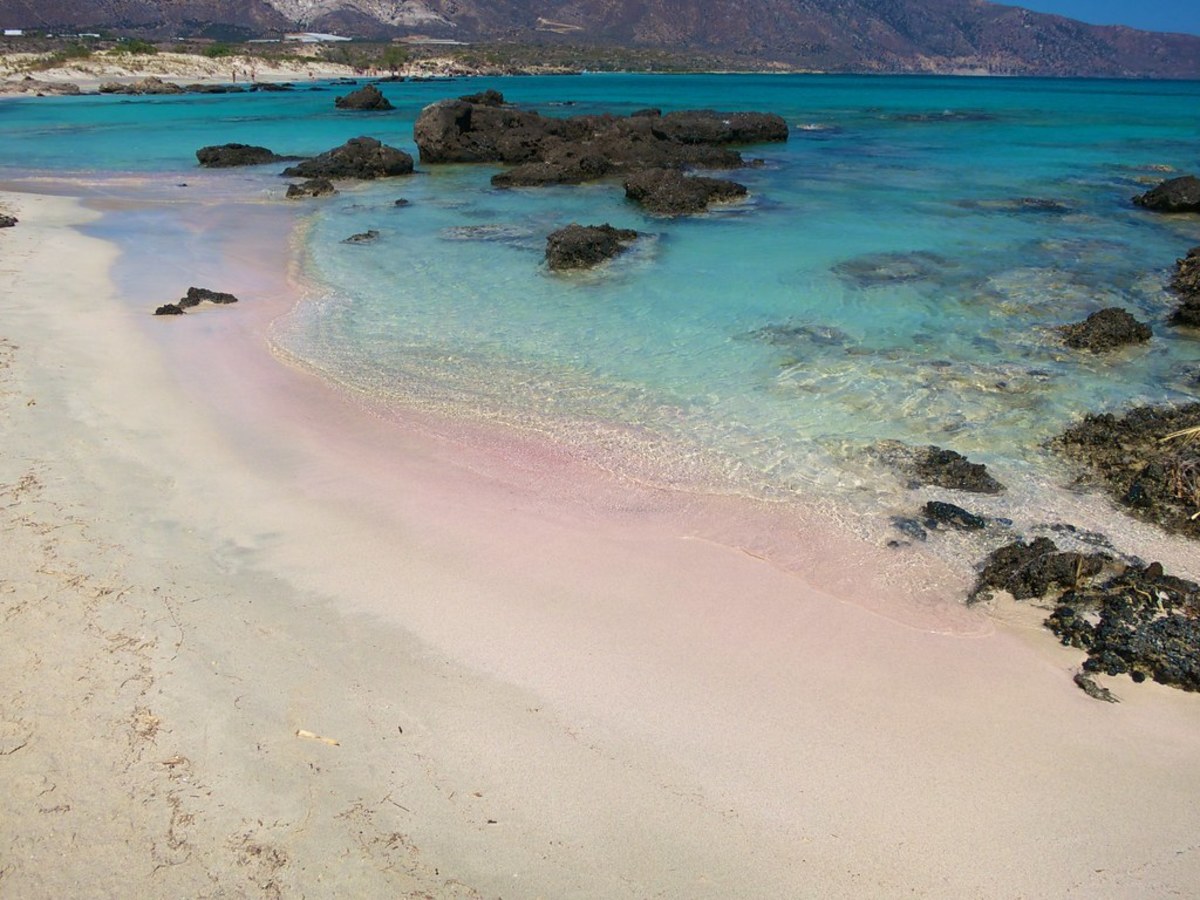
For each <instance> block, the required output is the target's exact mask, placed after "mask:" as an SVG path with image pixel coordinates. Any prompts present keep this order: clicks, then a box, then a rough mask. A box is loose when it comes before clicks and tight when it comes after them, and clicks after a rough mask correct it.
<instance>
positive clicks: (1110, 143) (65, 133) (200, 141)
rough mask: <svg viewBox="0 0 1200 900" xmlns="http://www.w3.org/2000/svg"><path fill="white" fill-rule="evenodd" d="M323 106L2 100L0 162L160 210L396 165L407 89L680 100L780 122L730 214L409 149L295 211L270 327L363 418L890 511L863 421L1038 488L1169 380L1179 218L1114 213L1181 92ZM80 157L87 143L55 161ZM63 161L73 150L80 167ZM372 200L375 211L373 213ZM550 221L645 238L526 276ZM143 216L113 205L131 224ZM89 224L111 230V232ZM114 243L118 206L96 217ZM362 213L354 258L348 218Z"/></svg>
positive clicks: (1162, 395)
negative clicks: (442, 416)
mask: <svg viewBox="0 0 1200 900" xmlns="http://www.w3.org/2000/svg"><path fill="white" fill-rule="evenodd" d="M382 87H383V90H384V93H385V94H386V95H387V96H388V98H389V99H390V100H391V101H392V103H394V104H395V105H396V106H397V107H398V109H397V111H396V112H393V113H389V114H383V115H374V116H369V117H363V116H353V115H350V114H346V113H340V112H337V111H335V110H334V109H333V104H332V99H331V97H332V95H331V93H329V92H321V91H306V90H301V91H296V92H293V93H288V94H253V95H227V96H213V97H199V98H198V97H184V98H144V99H128V98H126V99H122V100H116V99H113V98H65V99H43V100H37V101H32V100H30V101H16V102H10V103H5V104H0V139H2V140H3V141H4V143H5V144H6V146H7V147H8V148H9V150H8V151H6V153H5V154H4V161H3V162H4V165H5V167H6V168H7V169H9V170H10V171H9V173H8V174H9V175H16V174H18V173H19V174H21V175H28V174H29V173H30V171H31V170H35V171H38V172H42V173H55V174H69V175H71V176H72V177H84V176H89V175H93V174H104V175H111V174H112V173H138V174H139V175H141V176H146V175H149V176H151V177H152V180H156V181H157V182H158V183H161V184H162V185H163V188H162V191H163V195H164V196H167V195H169V194H170V191H171V190H173V189H175V187H176V185H177V184H179V183H181V182H183V181H185V180H186V183H187V184H189V185H190V189H195V188H202V189H203V190H205V191H206V192H208V193H209V195H210V196H211V197H212V198H213V199H214V202H215V201H219V200H220V199H221V198H222V197H230V196H233V195H234V194H237V195H239V196H245V194H246V192H248V191H249V192H251V193H252V194H257V195H258V196H261V197H262V198H263V199H266V200H270V201H272V202H274V201H275V200H277V199H279V198H280V197H281V195H282V183H281V181H280V180H279V178H278V176H277V172H278V169H279V167H278V166H274V167H264V168H263V169H255V170H250V171H238V172H236V173H200V172H197V171H196V170H195V169H194V165H193V160H194V157H193V153H194V151H195V149H196V148H197V147H199V146H202V145H204V144H210V143H223V142H226V141H243V142H247V143H257V144H265V145H267V146H270V147H272V149H274V150H276V151H277V152H281V153H298V154H309V153H315V152H318V151H320V150H323V149H327V148H328V147H331V146H334V145H335V144H337V143H340V142H341V141H343V140H345V139H346V138H348V137H351V136H354V135H357V134H371V135H373V136H376V137H379V138H380V139H381V140H384V141H385V142H387V143H391V144H394V145H396V146H399V147H401V148H403V149H407V150H409V151H410V152H412V153H413V154H414V156H415V155H416V148H415V147H414V146H413V145H412V122H413V121H414V119H415V118H416V115H417V114H418V112H419V111H420V109H421V108H422V107H423V106H424V105H425V104H427V103H429V102H432V101H433V100H436V99H440V98H441V97H445V96H454V95H457V94H463V93H468V92H473V91H476V90H480V89H483V88H487V87H494V88H497V89H499V90H501V91H502V92H503V93H504V94H505V96H506V98H507V99H508V100H509V101H510V102H514V103H518V104H521V105H522V106H527V107H530V108H534V109H538V110H540V111H542V112H544V113H547V114H551V115H573V114H579V113H588V112H597V111H610V112H613V113H617V114H627V113H629V112H631V111H633V110H636V109H639V108H643V107H647V106H656V107H659V108H662V109H663V110H671V109H683V108H696V107H710V108H718V109H758V110H769V111H775V112H779V113H781V114H782V115H783V116H784V117H785V118H786V120H787V121H788V124H789V125H790V126H791V138H790V140H789V141H788V142H787V143H786V144H773V145H764V146H760V147H754V148H748V149H747V150H746V151H745V155H746V156H747V157H753V158H757V159H761V160H762V164H761V165H759V166H756V167H753V168H747V169H744V170H740V171H739V172H738V173H736V175H735V176H734V177H736V178H737V179H738V180H740V181H742V182H743V183H745V184H746V185H747V187H748V188H749V189H750V197H749V199H748V200H747V201H745V202H743V203H739V204H735V205H732V206H728V207H724V208H720V209H717V210H715V211H714V212H712V213H710V214H708V215H705V216H700V217H695V218H684V219H662V218H654V217H649V216H646V215H644V214H643V213H642V212H641V211H640V210H639V209H638V208H636V207H635V206H633V205H632V204H629V203H627V202H626V201H625V199H624V197H623V192H622V191H621V188H620V186H619V184H617V183H599V184H593V185H587V186H581V187H554V188H544V189H521V190H497V189H494V188H492V187H491V185H490V177H491V175H492V174H494V173H495V172H496V171H498V169H497V167H493V166H487V165H471V166H466V165H463V166H424V165H419V166H418V169H419V174H417V175H414V176H412V177H410V178H404V179H393V180H388V181H386V182H379V183H374V184H367V185H364V186H361V187H355V188H350V189H347V190H344V191H343V192H342V193H341V194H339V195H338V196H337V197H334V198H331V199H329V200H321V201H317V202H314V203H312V204H311V205H310V206H309V207H307V210H308V211H309V215H310V216H311V220H310V222H309V223H308V227H307V228H306V230H305V232H304V234H305V241H304V248H303V253H302V264H303V268H304V272H305V276H306V280H307V281H308V283H309V285H310V290H309V292H308V295H307V296H306V297H305V298H304V301H303V302H302V303H301V304H300V305H299V306H297V308H296V309H295V311H294V312H293V313H292V314H291V315H289V316H287V317H286V318H285V319H283V320H281V321H280V322H278V323H277V325H276V328H275V330H274V334H273V337H274V340H275V341H276V342H277V343H278V345H279V347H280V349H281V350H282V351H283V352H285V353H287V354H290V355H291V356H293V357H294V358H295V359H296V360H297V361H299V362H301V363H302V364H304V365H306V366H308V367H310V368H312V369H314V370H316V371H318V372H321V373H323V374H325V375H326V376H327V377H329V378H330V379H332V380H334V381H336V382H337V383H339V384H340V385H342V386H344V387H345V388H346V389H347V390H350V391H353V392H354V393H355V394H356V395H358V396H359V397H360V398H366V399H367V400H368V401H369V402H370V403H372V404H373V405H375V406H376V407H377V408H379V409H381V410H383V411H385V412H386V410H387V409H389V408H403V407H410V406H413V405H417V406H420V407H422V408H427V409H433V410H437V411H439V412H443V413H446V414H448V415H452V416H461V417H470V418H479V419H483V420H486V421H491V422H498V423H503V424H505V425H507V426H510V427H515V428H521V429H528V430H531V431H534V432H536V433H538V434H540V435H546V436H549V437H551V438H552V439H554V440H556V441H559V442H561V443H562V444H563V445H565V446H568V447H570V448H572V450H573V452H575V453H576V454H577V455H579V456H580V457H582V458H586V459H589V460H594V461H595V462H597V463H598V464H601V465H604V466H606V467H609V468H612V469H614V470H615V471H618V472H621V473H623V474H626V475H629V476H631V477H637V478H639V479H645V480H650V481H652V482H655V483H660V484H664V485H677V486H683V487H702V488H704V489H706V490H729V491H736V492H740V493H749V494H752V495H755V496H760V497H764V498H779V497H787V496H790V495H797V494H799V495H806V496H812V495H814V494H820V495H824V496H828V497H833V498H839V497H840V498H844V499H845V500H846V502H854V503H861V502H863V499H862V498H864V497H867V498H869V500H868V501H867V502H869V503H871V504H875V503H878V502H879V501H880V500H881V499H883V500H884V502H885V503H891V504H893V505H895V504H897V503H899V502H900V501H898V500H897V499H896V498H897V497H899V496H901V495H902V493H903V485H902V484H900V482H899V481H898V480H897V479H894V478H891V477H890V476H889V475H887V474H886V472H882V471H881V470H880V469H879V467H878V466H877V465H875V464H874V463H873V462H872V459H873V457H872V454H871V452H870V448H872V447H873V446H875V445H877V444H878V442H880V441H884V440H899V441H903V442H907V443H911V444H921V445H923V444H938V445H941V446H944V447H950V448H953V449H956V450H959V451H960V452H963V453H966V454H968V455H969V456H970V457H971V458H972V459H975V460H978V461H982V462H987V463H988V464H989V465H990V466H991V467H992V468H993V469H995V470H997V472H998V473H999V474H1000V476H1001V478H1002V479H1003V480H1010V481H1013V480H1015V481H1018V482H1019V481H1022V480H1025V481H1033V482H1039V483H1048V482H1050V481H1054V480H1059V481H1061V480H1062V479H1063V478H1064V477H1065V473H1064V472H1063V471H1061V470H1059V469H1058V468H1057V464H1056V463H1055V461H1054V460H1053V459H1052V458H1050V457H1049V455H1048V454H1046V453H1045V451H1044V450H1043V449H1042V446H1043V443H1044V442H1045V441H1046V440H1047V439H1048V438H1049V437H1050V436H1052V435H1053V434H1055V433H1057V432H1058V431H1060V430H1061V429H1062V428H1063V427H1064V426H1065V425H1066V424H1068V423H1069V422H1071V421H1072V420H1074V419H1076V418H1078V417H1079V416H1081V415H1082V414H1083V413H1084V412H1087V411H1099V410H1117V409H1121V408H1123V407H1126V406H1129V405H1132V404H1136V403H1161V402H1172V401H1186V400H1191V399H1194V398H1195V395H1196V393H1197V378H1198V377H1200V363H1198V362H1197V358H1198V355H1200V354H1198V352H1197V348H1198V347H1200V344H1198V343H1197V336H1196V335H1195V334H1188V333H1185V332H1182V331H1180V330H1179V329H1175V328H1172V327H1170V326H1168V325H1167V324H1166V319H1167V316H1168V315H1169V313H1170V311H1171V309H1172V307H1173V305H1174V298H1172V297H1171V296H1170V295H1169V294H1168V293H1167V292H1166V291H1165V290H1164V288H1163V285H1164V282H1165V281H1166V279H1167V275H1168V272H1169V270H1170V267H1171V265H1172V264H1173V262H1174V260H1175V258H1176V257H1178V256H1180V255H1182V253H1183V252H1184V251H1185V250H1186V249H1187V248H1189V247H1191V246H1194V245H1196V244H1197V243H1200V223H1198V222H1197V221H1196V219H1195V217H1163V216H1157V215H1154V214H1151V213H1147V212H1145V211H1142V210H1139V209H1136V208H1134V207H1133V206H1131V204H1130V203H1129V198H1130V196H1132V195H1133V194H1135V193H1139V192H1141V191H1143V190H1145V189H1146V188H1147V187H1148V186H1150V185H1153V184H1154V183H1157V182H1158V181H1159V180H1161V179H1163V178H1165V177H1170V176H1171V174H1173V173H1176V174H1177V173H1182V172H1189V171H1196V170H1197V169H1200V150H1198V149H1197V148H1198V147H1200V133H1198V132H1200V121H1198V120H1197V119H1196V117H1195V114H1194V112H1195V109H1197V108H1198V101H1200V84H1197V83H1174V82H1132V81H1130V82H1116V81H1078V80H1039V79H980V78H933V77H929V78H924V77H840V76H839V77H835V76H740V75H738V76H734V75H728V76H653V75H587V76H576V77H546V78H511V79H472V80H460V81H457V82H456V83H453V84H446V83H408V82H405V83H396V84H385V85H383V86H382ZM84 148H86V155H85V150H84ZM81 159H83V160H84V162H83V163H82V164H81ZM399 198H404V199H405V200H407V201H408V203H407V204H405V205H400V206H398V205H396V203H395V201H396V200H397V199H399ZM569 222H580V223H585V224H599V223H602V222H609V223H611V224H613V225H616V226H621V227H629V228H634V229H637V230H638V231H639V232H643V233H644V235H645V237H644V238H643V239H642V240H640V241H639V242H638V243H637V245H636V247H635V249H633V250H632V251H631V252H629V253H627V254H626V255H624V256H622V257H620V258H618V259H617V260H616V261H615V262H613V263H611V264H608V265H606V266H604V267H601V268H600V269H598V270H595V271H593V272H589V273H586V274H576V275H558V274H553V273H550V272H549V271H548V270H547V269H546V268H545V266H544V263H543V260H542V254H543V250H544V247H545V238H546V235H547V234H549V233H550V232H551V231H553V230H554V229H556V228H558V227H561V226H562V225H565V224H567V223H569ZM142 224H143V225H144V222H143V223H142ZM107 227H109V228H110V229H113V231H114V233H118V232H121V230H122V227H123V226H122V222H121V218H120V216H117V217H112V218H110V219H109V224H108V226H107ZM124 227H125V228H126V231H125V233H126V234H128V233H129V232H128V228H129V222H128V221H127V222H126V223H125V226H124ZM367 230H374V231H377V232H378V233H379V237H378V238H377V239H376V240H375V241H373V242H370V243H346V242H344V239H345V238H347V237H348V236H350V235H352V234H355V233H360V232H365V231H367ZM1107 306H1120V307H1122V308H1124V309H1127V310H1129V311H1130V312H1132V313H1133V314H1134V315H1135V316H1136V317H1137V318H1139V319H1141V320H1143V321H1147V322H1149V323H1150V324H1151V326H1152V328H1153V329H1154V338H1153V340H1152V341H1151V342H1150V343H1149V344H1148V345H1143V346H1141V347H1138V348H1135V349H1131V350H1126V351H1120V352H1117V353H1114V354H1108V355H1092V354H1088V353H1085V352H1080V351H1074V350H1069V349H1067V348H1065V347H1063V346H1062V344H1061V340H1060V338H1059V335H1058V333H1057V330H1056V329H1057V328H1058V327H1059V326H1061V325H1063V324H1066V323H1069V322H1075V321H1079V320H1081V319H1082V318H1084V317H1085V316H1086V315H1088V314H1089V313H1091V312H1094V311H1096V310H1099V309H1101V308H1104V307H1107Z"/></svg>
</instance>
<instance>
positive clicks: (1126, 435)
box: [1050, 403, 1200, 538]
mask: <svg viewBox="0 0 1200 900" xmlns="http://www.w3.org/2000/svg"><path fill="white" fill-rule="evenodd" d="M1193 428H1200V403H1191V404H1188V405H1186V406H1182V407H1179V408H1171V407H1152V406H1142V407H1138V408H1136V409H1133V410H1130V411H1129V412H1128V413H1126V414H1125V415H1124V416H1122V417H1120V418H1118V417H1117V416H1114V415H1112V414H1111V413H1105V414H1103V415H1088V416H1086V417H1084V419H1083V421H1082V422H1079V423H1077V424H1075V425H1072V426H1071V427H1070V428H1068V429H1067V430H1066V431H1064V432H1063V433H1062V434H1061V435H1059V436H1058V437H1056V438H1054V440H1053V441H1051V444H1050V446H1051V447H1053V448H1054V449H1055V450H1057V451H1058V452H1060V453H1062V454H1063V455H1064V456H1066V457H1068V458H1069V459H1072V460H1074V461H1075V462H1077V463H1080V464H1081V465H1082V466H1083V467H1084V468H1085V469H1086V471H1087V472H1088V473H1089V474H1090V476H1092V477H1093V478H1094V479H1095V480H1097V481H1098V482H1099V483H1100V484H1101V485H1102V486H1103V487H1104V488H1105V490H1106V491H1107V493H1108V494H1109V495H1110V496H1112V497H1113V498H1114V499H1115V500H1116V501H1117V502H1118V503H1120V504H1121V505H1122V506H1123V507H1124V508H1125V510H1126V511H1128V512H1129V513H1130V514H1132V515H1135V516H1137V517H1138V518H1142V519H1147V520H1149V521H1152V522H1156V523H1157V524H1159V525H1161V526H1162V527H1163V528H1165V529H1166V530H1167V531H1173V532H1178V533H1180V534H1184V535H1187V536H1189V537H1193V538H1200V518H1197V517H1196V514H1197V513H1200V441H1196V440H1194V439H1189V437H1188V436H1187V435H1186V434H1184V435H1180V436H1178V437H1175V438H1170V439H1168V438H1169V436H1170V435H1173V434H1176V433H1177V432H1181V431H1187V430H1189V429H1193Z"/></svg>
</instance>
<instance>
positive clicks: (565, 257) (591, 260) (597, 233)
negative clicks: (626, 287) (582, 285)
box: [546, 223, 638, 271]
mask: <svg viewBox="0 0 1200 900" xmlns="http://www.w3.org/2000/svg"><path fill="white" fill-rule="evenodd" d="M637 237H638V233H637V232H636V231H634V230H632V229H629V228H613V226H611V225H608V224H604V225H577V224H574V223H572V224H571V225H568V226H566V227H565V228H560V229H559V230H558V231H555V232H553V233H552V234H550V236H549V237H547V238H546V264H547V265H548V266H549V267H550V268H551V269H553V270H555V271H559V270H562V269H587V268H591V267H592V266H595V265H598V264H600V263H602V262H604V261H605V260H609V259H612V258H613V257H614V256H617V255H618V254H619V253H623V252H624V251H625V249H626V248H628V246H629V245H630V244H631V243H633V242H634V241H635V240H637Z"/></svg>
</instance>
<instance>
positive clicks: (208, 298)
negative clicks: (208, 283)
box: [154, 287, 238, 316]
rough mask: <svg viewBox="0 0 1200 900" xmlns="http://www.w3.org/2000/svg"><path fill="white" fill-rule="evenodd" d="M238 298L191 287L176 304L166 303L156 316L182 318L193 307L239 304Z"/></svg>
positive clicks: (155, 311) (220, 292)
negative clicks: (211, 304) (213, 304)
mask: <svg viewBox="0 0 1200 900" xmlns="http://www.w3.org/2000/svg"><path fill="white" fill-rule="evenodd" d="M237 302H238V298H237V297H235V296H233V294H226V293H224V292H222V291H210V290H209V289H208V288H200V287H190V288H188V289H187V293H186V294H185V295H184V296H183V297H181V298H180V299H179V300H177V301H176V302H174V303H165V304H163V305H162V306H160V307H159V308H158V309H156V310H154V314H155V315H156V316H181V315H183V313H184V311H185V310H188V309H191V308H192V307H193V306H199V305H200V304H201V303H216V304H226V303H237Z"/></svg>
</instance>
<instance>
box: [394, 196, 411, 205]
mask: <svg viewBox="0 0 1200 900" xmlns="http://www.w3.org/2000/svg"><path fill="white" fill-rule="evenodd" d="M411 203H412V201H411V200H406V199H405V198H404V197H397V198H396V200H395V202H394V203H392V206H396V207H401V206H409V205H410V204H411Z"/></svg>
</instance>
